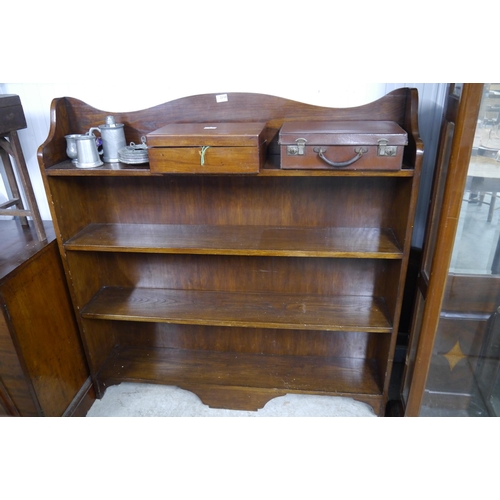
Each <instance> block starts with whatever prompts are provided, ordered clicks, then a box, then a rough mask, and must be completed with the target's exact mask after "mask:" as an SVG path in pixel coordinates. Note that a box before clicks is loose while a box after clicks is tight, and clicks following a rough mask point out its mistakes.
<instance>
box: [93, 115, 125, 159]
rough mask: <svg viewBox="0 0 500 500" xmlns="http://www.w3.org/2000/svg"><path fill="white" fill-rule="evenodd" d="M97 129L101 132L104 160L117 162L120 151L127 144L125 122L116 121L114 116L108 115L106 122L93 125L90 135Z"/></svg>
mask: <svg viewBox="0 0 500 500" xmlns="http://www.w3.org/2000/svg"><path fill="white" fill-rule="evenodd" d="M94 130H97V131H98V132H100V133H101V139H102V149H103V153H104V156H103V160H104V161H105V162H117V161H119V159H118V151H119V150H120V149H121V148H123V147H124V146H126V145H127V143H126V142H125V132H124V130H123V123H116V122H115V118H114V117H113V116H106V123H105V124H104V125H99V126H98V127H92V128H91V129H90V130H89V132H88V133H89V135H92V132H93V131H94Z"/></svg>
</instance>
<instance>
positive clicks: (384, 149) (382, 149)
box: [377, 139, 398, 156]
mask: <svg viewBox="0 0 500 500" xmlns="http://www.w3.org/2000/svg"><path fill="white" fill-rule="evenodd" d="M388 142H389V141H388V140H387V139H379V141H378V149H377V156H396V155H397V154H398V147H397V146H388V145H387V143H388Z"/></svg>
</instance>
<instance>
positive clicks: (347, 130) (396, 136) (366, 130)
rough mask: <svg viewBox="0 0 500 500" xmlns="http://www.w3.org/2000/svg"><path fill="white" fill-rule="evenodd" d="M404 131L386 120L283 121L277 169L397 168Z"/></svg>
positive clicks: (404, 141) (398, 166) (399, 163)
mask: <svg viewBox="0 0 500 500" xmlns="http://www.w3.org/2000/svg"><path fill="white" fill-rule="evenodd" d="M407 142H408V137H407V133H406V132H405V131H404V130H403V129H402V128H401V127H400V126H399V125H398V124H397V123H396V122H390V121H329V122H310V121H295V122H285V123H284V124H283V126H282V127H281V129H280V132H279V144H280V153H281V168H283V169H344V170H399V169H401V165H402V160H403V149H404V146H405V145H406V144H407Z"/></svg>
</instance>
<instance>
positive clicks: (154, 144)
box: [146, 122, 266, 174]
mask: <svg viewBox="0 0 500 500" xmlns="http://www.w3.org/2000/svg"><path fill="white" fill-rule="evenodd" d="M265 126H266V124H265V123H254V122H248V123H244V122H237V123H236V122H233V123H230V122H224V123H220V122H219V123H171V124H169V125H165V126H164V127H162V128H160V129H158V130H155V131H154V132H151V133H150V134H148V135H147V137H146V138H147V144H148V150H149V166H150V169H151V172H154V173H193V174H257V173H259V171H260V167H261V165H262V163H263V161H264V157H265V142H266V141H265V138H264V129H265Z"/></svg>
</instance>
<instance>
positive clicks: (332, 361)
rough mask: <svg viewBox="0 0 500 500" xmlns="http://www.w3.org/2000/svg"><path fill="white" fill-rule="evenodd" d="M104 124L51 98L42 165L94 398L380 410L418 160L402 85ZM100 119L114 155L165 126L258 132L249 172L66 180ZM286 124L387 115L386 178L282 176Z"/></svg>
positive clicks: (187, 108)
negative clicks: (335, 103)
mask: <svg viewBox="0 0 500 500" xmlns="http://www.w3.org/2000/svg"><path fill="white" fill-rule="evenodd" d="M217 97H218V96H217V95H216V94H205V95H198V96H191V97H186V98H182V99H178V100H174V101H171V102H167V103H164V104H161V105H158V106H155V107H152V108H149V109H146V110H141V111H133V112H126V113H109V112H106V111H101V110H97V109H95V108H93V107H91V106H89V105H88V104H86V103H83V102H82V101H80V100H77V99H75V98H71V97H63V98H58V99H54V101H53V102H52V107H51V126H50V132H49V136H48V138H47V140H46V141H45V143H44V144H42V145H41V146H40V148H39V150H38V159H39V164H40V167H41V171H42V176H43V180H44V184H45V189H46V191H47V195H48V199H49V205H50V207H51V211H52V217H53V221H54V226H55V228H56V233H57V239H58V245H59V249H60V252H61V256H62V260H63V263H64V268H65V272H66V276H67V280H68V284H69V287H70V290H71V296H72V301H73V305H74V308H75V311H76V314H77V320H78V323H79V328H80V332H81V336H82V340H83V344H84V347H85V352H86V355H87V358H88V363H89V366H90V371H91V376H92V380H93V383H94V386H95V389H96V392H97V396H98V397H102V395H103V393H104V391H105V390H106V388H107V387H108V386H110V385H112V384H117V383H120V382H123V381H135V382H149V383H161V384H170V385H176V386H179V387H181V388H183V389H187V390H190V391H192V392H194V393H195V394H197V395H198V396H199V397H200V398H201V399H202V401H203V402H205V403H206V404H208V405H210V406H212V407H219V408H231V409H245V410H256V409H258V408H261V407H263V406H264V405H265V403H266V402H267V401H269V400H270V399H272V398H274V397H276V396H281V395H284V394H286V393H296V394H318V395H330V396H346V397H351V398H354V399H355V400H358V401H362V402H365V403H368V404H370V405H371V406H372V407H373V408H374V411H375V413H376V414H377V415H383V414H384V407H385V403H386V402H387V393H388V386H389V379H390V374H391V368H392V360H393V353H394V349H395V343H396V336H397V328H398V322H399V317H400V310H401V302H402V297H403V291H404V280H405V276H406V269H407V264H408V258H409V251H410V245H411V234H412V228H413V220H414V215H415V207H416V201H417V194H418V185H419V179H420V168H421V164H422V158H423V144H422V142H421V140H420V137H419V132H418V120H417V107H418V95H417V91H416V90H415V89H408V88H404V89H398V90H395V91H393V92H391V93H390V94H387V95H386V96H384V97H383V98H381V99H379V100H377V101H375V102H373V103H370V104H366V105H363V106H360V107H356V108H327V107H319V106H312V105H308V104H305V103H299V102H295V101H292V100H287V99H283V98H279V97H274V96H268V95H262V94H248V93H230V94H227V95H226V96H225V98H227V99H224V100H223V102H219V101H221V100H220V99H217ZM108 114H113V115H114V116H115V119H116V122H117V123H124V124H125V136H126V139H127V143H128V142H130V141H133V142H136V143H140V141H141V137H142V136H144V135H146V134H147V133H149V132H151V131H153V130H156V129H158V128H160V127H162V126H164V125H165V124H168V123H189V122H200V123H208V122H214V121H217V122H224V121H233V122H241V121H244V122H245V121H246V122H265V123H267V127H268V129H267V137H266V138H267V145H268V146H267V155H266V159H265V163H264V166H263V168H262V169H261V171H260V173H258V174H255V175H218V174H215V175H202V174H193V175H190V174H152V173H151V171H150V169H149V165H148V164H144V165H125V164H121V163H105V164H104V165H103V166H102V167H98V168H93V169H79V168H75V167H74V166H73V164H72V163H71V161H70V160H69V159H68V158H67V157H66V154H65V148H66V144H65V139H64V136H65V135H66V134H70V133H85V132H86V131H88V130H89V128H90V127H92V126H97V125H99V124H100V123H104V119H105V117H106V116H107V115H108ZM290 120H325V121H326V120H393V121H395V122H397V123H398V124H399V125H401V126H402V127H403V128H404V129H405V130H406V131H407V133H408V146H406V147H405V153H404V159H403V168H402V169H401V170H399V171H369V172H367V171H342V170H333V169H332V170H316V171H311V170H282V169H280V168H279V146H278V143H277V138H278V131H279V129H280V127H281V125H282V124H283V123H284V122H285V121H290Z"/></svg>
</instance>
